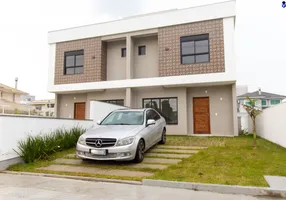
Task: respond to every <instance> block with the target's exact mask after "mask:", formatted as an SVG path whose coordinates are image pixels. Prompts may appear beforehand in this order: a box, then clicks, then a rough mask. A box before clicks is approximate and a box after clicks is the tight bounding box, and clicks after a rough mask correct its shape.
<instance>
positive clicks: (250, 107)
mask: <svg viewBox="0 0 286 200" xmlns="http://www.w3.org/2000/svg"><path fill="white" fill-rule="evenodd" d="M246 99H247V100H248V101H249V102H248V104H243V107H244V109H245V110H246V111H247V113H248V115H249V116H250V118H251V120H252V123H253V148H254V149H256V117H257V116H258V115H259V114H260V113H262V110H260V109H258V108H257V107H256V106H255V104H256V99H250V98H249V97H246Z"/></svg>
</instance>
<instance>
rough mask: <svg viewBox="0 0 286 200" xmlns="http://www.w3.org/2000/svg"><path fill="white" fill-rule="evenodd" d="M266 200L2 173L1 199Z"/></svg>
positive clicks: (264, 199) (0, 178)
mask: <svg viewBox="0 0 286 200" xmlns="http://www.w3.org/2000/svg"><path fill="white" fill-rule="evenodd" d="M2 199H3V200H4V199H5V200H6V199H9V200H16V199H22V200H36V199H41V200H48V199H54V200H57V199H58V200H65V199H69V200H71V199H72V200H82V199H85V200H94V199H104V200H109V199H121V200H125V199H128V200H132V199H134V200H135V199H136V200H147V199H148V200H151V199H165V200H173V199H180V200H185V199H200V200H209V199H212V200H229V199H231V200H242V199H243V200H266V199H268V198H262V197H260V198H258V197H251V196H243V195H229V194H218V193H212V192H199V191H191V190H184V189H173V188H160V187H150V186H142V185H127V184H117V183H104V182H89V181H79V180H70V179H59V178H50V177H39V176H27V175H11V174H0V200H2Z"/></svg>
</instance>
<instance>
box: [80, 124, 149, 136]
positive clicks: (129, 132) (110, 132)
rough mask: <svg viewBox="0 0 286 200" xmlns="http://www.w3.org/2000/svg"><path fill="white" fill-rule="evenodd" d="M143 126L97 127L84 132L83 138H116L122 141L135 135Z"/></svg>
mask: <svg viewBox="0 0 286 200" xmlns="http://www.w3.org/2000/svg"><path fill="white" fill-rule="evenodd" d="M143 128H144V126H143V125H99V126H97V127H95V128H92V129H90V130H88V131H87V132H85V133H84V134H83V136H84V137H85V138H89V137H91V138H116V139H122V138H126V137H131V136H135V135H137V134H138V133H139V132H140V131H142V130H143Z"/></svg>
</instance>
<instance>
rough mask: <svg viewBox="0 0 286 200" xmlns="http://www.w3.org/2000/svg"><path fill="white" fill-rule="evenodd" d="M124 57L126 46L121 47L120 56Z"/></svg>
mask: <svg viewBox="0 0 286 200" xmlns="http://www.w3.org/2000/svg"><path fill="white" fill-rule="evenodd" d="M125 57H126V47H124V48H121V58H125Z"/></svg>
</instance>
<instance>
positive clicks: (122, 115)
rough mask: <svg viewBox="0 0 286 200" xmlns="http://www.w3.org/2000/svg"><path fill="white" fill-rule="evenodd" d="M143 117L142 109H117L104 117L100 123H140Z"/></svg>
mask: <svg viewBox="0 0 286 200" xmlns="http://www.w3.org/2000/svg"><path fill="white" fill-rule="evenodd" d="M143 119H144V118H143V112H142V111H138V112H137V111H117V112H113V113H111V114H110V115H109V116H108V117H106V118H105V119H104V120H103V121H102V122H101V125H141V124H143Z"/></svg>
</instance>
